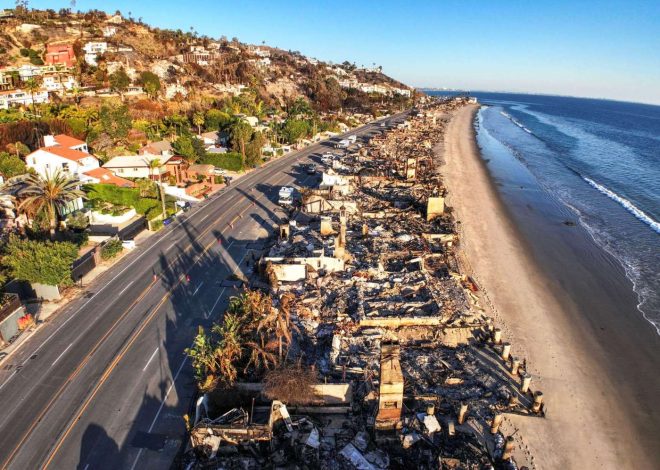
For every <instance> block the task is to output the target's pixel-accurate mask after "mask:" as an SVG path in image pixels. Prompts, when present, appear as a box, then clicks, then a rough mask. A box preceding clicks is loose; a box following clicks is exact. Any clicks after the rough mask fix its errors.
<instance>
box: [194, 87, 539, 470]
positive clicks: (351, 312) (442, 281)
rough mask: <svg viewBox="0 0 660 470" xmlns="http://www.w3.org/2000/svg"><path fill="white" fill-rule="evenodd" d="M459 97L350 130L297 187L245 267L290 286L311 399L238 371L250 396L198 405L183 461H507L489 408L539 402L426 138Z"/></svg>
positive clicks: (347, 464)
mask: <svg viewBox="0 0 660 470" xmlns="http://www.w3.org/2000/svg"><path fill="white" fill-rule="evenodd" d="M464 101H465V100H460V99H459V100H450V101H446V102H441V103H438V102H436V103H431V104H428V105H426V106H424V107H423V108H420V109H418V110H416V111H414V112H413V113H412V114H411V115H410V116H409V117H408V118H407V120H406V121H405V122H404V123H401V124H399V125H398V126H397V127H396V128H394V129H389V130H388V131H384V132H378V133H376V135H372V136H369V137H367V138H366V139H365V138H363V141H364V145H362V146H360V148H356V149H355V150H354V151H351V148H349V149H348V150H347V152H346V154H345V155H343V156H341V157H337V158H335V160H334V161H333V164H332V165H327V167H325V168H324V169H323V174H322V176H321V178H320V185H319V186H318V187H314V188H306V189H304V190H302V191H301V192H302V195H303V199H302V201H301V204H300V207H298V208H297V209H292V210H291V212H290V214H289V219H288V221H287V222H286V223H284V224H282V225H281V226H280V230H279V232H278V236H277V240H276V241H274V243H273V245H272V246H271V247H270V248H269V249H268V250H267V253H266V254H265V256H263V258H262V259H261V260H260V262H259V264H258V267H259V271H260V273H261V274H262V275H263V277H264V278H265V279H266V280H267V282H268V284H269V286H270V289H271V293H272V294H273V297H274V298H276V299H277V298H282V297H283V296H287V299H289V301H290V304H289V305H288V308H289V309H290V313H291V320H292V322H293V323H294V324H295V325H296V334H295V339H294V341H293V343H292V347H291V348H290V349H289V353H288V354H289V355H290V356H291V357H290V359H291V360H293V361H297V363H298V364H299V365H301V366H304V367H308V368H310V369H311V370H313V371H314V372H315V373H316V376H317V377H318V385H315V386H314V394H315V397H316V399H315V400H313V403H308V404H302V405H301V404H291V403H283V402H285V401H286V400H285V399H284V397H280V398H279V399H275V400H274V401H272V402H270V401H268V399H266V398H265V396H264V394H263V390H262V389H263V386H262V384H241V383H238V384H237V387H238V388H241V387H242V388H249V389H251V390H252V391H253V392H254V395H253V396H252V401H251V402H246V403H245V405H244V407H243V409H241V408H239V409H238V410H234V411H229V413H231V414H230V415H229V417H228V416H227V414H223V415H222V416H220V417H219V418H216V419H215V420H209V419H207V418H204V419H201V420H198V421H197V423H196V424H195V425H194V426H193V428H192V432H191V447H192V449H191V451H190V452H189V453H188V454H187V455H188V457H189V460H188V461H187V463H188V464H189V465H190V466H189V467H188V468H234V467H236V468H238V467H240V468H264V467H266V468H275V467H285V466H286V467H288V468H358V469H384V468H434V469H438V468H442V469H450V468H462V469H483V468H518V467H517V464H516V462H515V460H514V456H513V448H512V446H513V444H512V443H513V440H512V439H510V438H509V436H505V435H504V434H503V433H502V432H501V430H500V427H501V425H502V423H503V421H504V419H503V416H504V414H505V413H517V414H525V415H530V416H538V417H540V416H544V413H545V409H544V404H543V402H542V398H543V395H542V393H540V392H538V391H537V392H532V391H531V389H530V383H531V382H530V381H531V377H530V376H529V375H528V374H527V371H526V364H525V362H524V361H521V360H520V359H519V358H517V357H514V356H512V355H511V345H510V344H508V343H503V342H502V338H501V331H500V330H499V329H498V328H495V327H494V325H493V323H492V321H491V319H490V318H488V317H487V316H486V315H485V313H484V309H483V308H482V307H481V305H480V304H481V302H482V300H481V298H480V293H479V288H478V286H477V285H476V284H475V283H474V281H472V279H471V278H470V277H468V276H466V275H465V274H462V273H461V272H462V268H461V265H460V262H459V260H458V258H457V256H456V253H455V249H456V247H457V245H458V243H460V240H459V239H458V236H457V234H456V230H455V227H454V220H453V218H452V213H451V209H450V208H448V207H446V206H445V203H444V196H445V193H446V190H445V188H444V186H443V184H442V180H441V177H440V174H439V173H438V169H439V167H440V162H439V161H438V158H439V157H438V156H437V154H436V153H435V152H434V145H435V144H436V143H438V142H440V141H441V140H442V138H443V133H444V128H445V124H446V122H447V119H448V116H449V113H450V112H451V110H452V109H454V108H456V107H458V106H462V105H463V104H465V103H464ZM326 161H327V160H326ZM291 299H293V300H291ZM271 398H273V397H271ZM278 400H282V401H278ZM255 403H256V405H255ZM248 407H251V408H252V409H251V411H250V413H248V412H247V411H246V410H247V409H248ZM225 411H226V410H225ZM259 412H261V413H262V414H264V413H265V414H266V415H267V416H266V417H265V418H262V419H261V421H259V420H254V419H252V416H251V415H252V414H255V416H256V414H258V413H259ZM230 418H231V421H229V419H230ZM260 423H261V424H260ZM239 430H240V432H239ZM241 433H242V434H241ZM525 464H528V465H529V466H530V468H533V464H529V463H527V462H525Z"/></svg>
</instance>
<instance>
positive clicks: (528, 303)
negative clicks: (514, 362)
mask: <svg viewBox="0 0 660 470" xmlns="http://www.w3.org/2000/svg"><path fill="white" fill-rule="evenodd" d="M477 110H478V106H477V105H471V106H468V107H464V108H461V109H459V110H457V111H456V112H455V113H454V115H453V116H452V117H451V121H450V122H449V124H448V126H447V131H446V134H445V139H444V143H443V145H442V149H441V150H440V149H438V150H437V151H438V152H442V159H443V161H444V164H443V166H442V168H441V170H440V171H441V173H442V175H443V177H444V181H445V184H446V186H447V188H448V195H447V203H448V205H449V206H450V207H451V208H452V209H453V211H454V215H455V218H456V220H457V221H460V223H457V226H458V230H459V237H460V256H461V258H462V262H463V264H464V265H465V267H466V268H467V271H468V272H469V273H470V274H471V275H472V276H473V278H474V279H475V280H476V281H477V283H478V284H479V286H480V287H481V290H482V292H481V295H482V299H483V304H484V307H485V308H486V310H487V314H489V315H491V316H492V317H493V318H494V319H495V321H496V324H497V326H500V327H501V328H502V330H503V333H504V340H505V341H510V342H511V343H512V353H513V354H514V355H517V356H520V357H521V358H525V359H526V360H527V363H528V372H530V373H531V374H532V377H533V378H532V382H533V388H534V389H537V390H541V391H542V392H543V393H544V395H545V402H546V406H547V410H548V414H547V417H546V419H535V418H524V417H519V416H515V415H508V416H507V426H508V429H506V428H505V429H506V430H507V431H508V432H513V430H514V429H520V431H521V432H520V433H518V436H517V437H518V439H519V441H518V444H519V446H521V447H522V448H523V450H525V451H528V452H529V454H531V455H532V456H534V462H535V465H534V466H535V467H536V468H599V467H600V468H653V466H654V465H655V464H657V458H658V449H657V447H656V448H655V449H654V444H653V443H654V442H655V438H656V436H657V434H655V435H648V434H649V433H652V432H653V431H654V427H655V426H656V425H655V423H654V420H653V416H652V414H651V415H649V410H639V409H637V408H639V405H640V403H645V404H646V405H650V404H651V403H650V402H649V403H646V402H647V401H648V397H649V392H650V393H651V395H652V393H653V391H654V389H655V387H656V385H657V380H656V379H655V378H653V379H651V380H652V383H651V390H649V391H647V392H646V396H638V390H637V388H638V386H640V385H641V384H640V383H636V382H638V381H639V379H640V377H639V376H637V375H635V374H632V373H629V372H628V373H627V372H626V371H622V370H619V369H620V367H626V360H627V359H625V358H624V359H621V361H620V362H621V366H619V365H618V364H614V363H612V360H611V358H612V357H613V352H612V351H608V349H607V345H606V344H604V343H606V342H607V341H610V340H611V338H612V337H611V336H605V335H606V334H610V335H611V334H613V333H614V332H612V333H609V332H607V331H606V327H607V328H610V327H612V328H617V327H619V328H620V327H621V325H622V319H620V318H619V319H618V320H617V319H616V318H614V317H612V318H610V317H608V312H604V313H603V316H604V318H598V317H597V315H595V316H593V317H590V318H588V319H587V318H583V317H585V315H583V312H582V311H581V309H583V307H584V305H585V302H586V300H585V299H584V298H582V299H577V301H575V299H572V298H570V296H567V295H564V294H565V292H562V288H563V287H562V282H563V281H564V280H563V279H553V278H552V277H551V276H548V275H547V272H545V270H543V269H541V266H539V263H540V262H541V260H539V259H538V257H536V256H535V253H534V250H532V249H531V247H530V245H529V244H528V242H527V241H526V240H525V237H523V236H522V234H521V232H520V230H519V229H518V227H517V226H516V224H515V223H514V220H512V219H513V218H512V217H511V213H510V209H508V208H507V206H506V204H505V202H504V201H503V199H502V197H501V195H500V194H499V193H498V190H497V188H496V183H495V182H494V181H493V180H492V178H491V177H490V175H489V172H488V168H487V166H486V162H484V160H483V159H482V158H481V154H480V151H479V148H478V145H477V142H476V137H475V132H474V127H473V122H474V116H475V113H476V112H477ZM579 269H585V268H584V267H581V268H578V267H576V273H579ZM577 275H578V274H576V276H577ZM592 281H593V282H595V281H597V279H596V280H592ZM584 282H585V288H588V287H589V284H588V282H589V279H586V280H585V281H584ZM587 294H588V293H587V292H585V294H584V296H585V297H586V295H587ZM627 300H628V299H626V301H627ZM594 308H603V309H606V306H604V305H598V303H595V305H594ZM587 316H588V315H587ZM599 322H600V323H602V324H603V325H605V326H604V327H601V328H602V329H603V331H605V333H603V335H592V334H591V333H592V330H593V328H594V327H595V323H599ZM617 322H618V323H617ZM631 323H633V326H631V327H630V330H631V331H630V333H631V334H635V331H637V330H639V334H640V335H644V334H645V333H643V332H642V331H641V330H640V328H641V327H640V326H639V323H638V322H631ZM649 330H650V328H649ZM646 338H648V339H647V340H646V343H648V344H650V348H651V350H653V348H655V342H654V340H653V339H652V338H651V337H646ZM612 346H613V347H615V346H616V344H612ZM623 354H625V352H623V353H622V355H623ZM639 354H641V353H638V354H637V356H639ZM637 356H636V355H635V353H633V354H631V359H630V361H632V362H635V361H639V357H637ZM653 366H654V363H653V361H651V362H650V363H649V364H647V367H650V368H651V370H652V368H653ZM620 380H621V381H624V382H632V383H620V382H619V381H620ZM634 410H636V412H635V411H634ZM645 413H646V414H645ZM640 418H642V419H641V422H640Z"/></svg>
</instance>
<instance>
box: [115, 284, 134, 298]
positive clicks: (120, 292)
mask: <svg viewBox="0 0 660 470" xmlns="http://www.w3.org/2000/svg"><path fill="white" fill-rule="evenodd" d="M133 282H135V281H131V282H129V283H128V284H127V285H126V287H124V288H123V289H122V290H120V291H119V294H117V297H121V295H122V294H123V293H124V292H126V289H128V288H129V287H131V284H133Z"/></svg>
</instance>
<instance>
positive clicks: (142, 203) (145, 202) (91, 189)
mask: <svg viewBox="0 0 660 470" xmlns="http://www.w3.org/2000/svg"><path fill="white" fill-rule="evenodd" d="M85 190H86V191H87V198H88V199H89V204H90V205H91V206H92V207H101V206H102V202H108V203H110V204H112V205H114V206H118V208H119V209H120V210H123V208H128V207H133V208H134V209H135V211H136V212H137V213H138V214H140V215H144V216H145V217H147V219H150V218H153V217H154V216H155V215H158V214H159V213H160V212H161V209H160V206H161V203H160V201H158V200H157V199H153V198H148V197H140V191H139V190H138V189H137V188H120V187H118V186H113V185H111V184H89V185H86V186H85ZM115 210H116V209H114V208H113V209H112V210H109V211H108V212H107V213H114V211H115ZM122 213H123V212H122Z"/></svg>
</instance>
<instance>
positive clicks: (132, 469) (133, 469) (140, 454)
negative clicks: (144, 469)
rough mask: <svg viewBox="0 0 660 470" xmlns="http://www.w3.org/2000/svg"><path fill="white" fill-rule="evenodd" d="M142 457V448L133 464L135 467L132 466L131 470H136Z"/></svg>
mask: <svg viewBox="0 0 660 470" xmlns="http://www.w3.org/2000/svg"><path fill="white" fill-rule="evenodd" d="M141 456H142V448H140V450H139V451H138V454H137V456H136V457H135V461H134V462H133V465H131V470H135V466H136V465H137V463H138V460H140V457H141Z"/></svg>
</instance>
